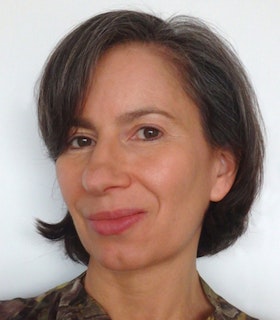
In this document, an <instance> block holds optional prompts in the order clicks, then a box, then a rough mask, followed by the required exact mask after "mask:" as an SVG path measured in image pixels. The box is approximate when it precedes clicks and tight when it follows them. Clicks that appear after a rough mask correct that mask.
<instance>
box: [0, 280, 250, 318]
mask: <svg viewBox="0 0 280 320" xmlns="http://www.w3.org/2000/svg"><path fill="white" fill-rule="evenodd" d="M84 275H85V274H82V275H81V276H79V277H78V278H76V279H74V280H72V281H70V282H67V283H66V284H64V285H61V286H58V287H56V288H55V289H52V290H50V291H48V292H46V293H44V294H42V295H40V296H38V297H35V298H29V299H21V298H17V299H14V300H9V301H2V302H0V319H1V320H22V319H27V320H84V319H87V320H91V319H93V320H110V317H109V316H108V314H106V312H105V310H104V309H103V308H102V306H101V305H99V304H98V302H97V301H95V300H94V299H92V298H91V297H90V296H89V295H88V294H87V293H86V291H85V289H84V286H83V278H84ZM201 283H202V287H203V289H204V291H205V294H206V296H207V297H208V299H209V301H210V302H211V304H212V305H213V307H214V313H213V315H211V316H209V317H208V318H207V319H205V320H227V319H228V320H254V319H253V318H251V317H249V316H247V315H246V314H244V313H243V312H241V311H239V310H238V309H236V308H235V307H233V306H231V305H230V304H229V303H228V302H226V301H225V300H224V299H223V298H221V297H219V296H218V295H217V294H216V293H214V292H213V291H212V290H211V289H210V287H209V286H208V285H207V284H206V283H205V282H204V281H203V280H201Z"/></svg>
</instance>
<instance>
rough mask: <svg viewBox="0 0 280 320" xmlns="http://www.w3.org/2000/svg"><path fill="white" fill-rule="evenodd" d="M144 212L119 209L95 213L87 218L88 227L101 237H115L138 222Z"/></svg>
mask: <svg viewBox="0 0 280 320" xmlns="http://www.w3.org/2000/svg"><path fill="white" fill-rule="evenodd" d="M145 214H146V212H144V211H143V210H139V209H119V210H113V211H100V212H96V213H94V214H92V215H90V217H89V223H90V226H91V227H92V228H93V230H94V231H96V232H97V233H99V234H101V235H116V234H120V233H122V232H124V231H125V230H127V229H129V228H130V227H131V226H133V225H134V224H135V223H137V222H138V221H140V220H141V219H142V218H143V217H144V215H145Z"/></svg>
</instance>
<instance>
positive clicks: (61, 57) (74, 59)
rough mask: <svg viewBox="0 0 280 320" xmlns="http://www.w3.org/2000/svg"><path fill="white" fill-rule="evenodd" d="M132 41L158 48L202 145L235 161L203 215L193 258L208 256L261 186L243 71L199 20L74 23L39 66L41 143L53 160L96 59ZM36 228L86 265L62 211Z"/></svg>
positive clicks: (241, 221) (239, 228) (251, 100)
mask: <svg viewBox="0 0 280 320" xmlns="http://www.w3.org/2000/svg"><path fill="white" fill-rule="evenodd" d="M132 42H140V43H148V44H153V45H155V46H158V47H160V48H165V49H166V51H167V52H168V54H169V58H170V60H171V62H172V63H173V64H174V66H175V67H176V68H177V69H178V70H179V74H180V76H181V79H180V80H181V83H182V86H183V87H184V89H185V91H186V93H187V94H188V95H189V96H190V97H191V98H192V99H193V101H194V102H195V103H196V105H197V107H198V108H199V111H200V116H201V121H202V125H203V129H204V133H205V137H206V139H207V140H208V142H209V144H211V145H213V146H214V147H223V148H228V149H229V150H230V151H231V152H232V153H233V154H234V156H235V157H236V159H237V161H238V172H237V176H236V179H235V182H234V184H233V186H232V188H231V190H230V192H229V193H228V194H227V195H226V196H225V197H224V199H222V200H221V201H219V202H217V203H214V202H213V203H212V202H211V203H210V205H209V208H208V210H207V212H206V213H205V219H204V222H203V228H202V232H201V237H200V242H199V246H198V253H197V255H198V256H204V255H210V254H214V253H216V252H218V251H220V250H222V249H224V248H227V247H228V246H230V245H231V244H232V243H233V242H234V241H235V240H236V239H237V238H238V237H239V236H240V235H241V234H242V233H243V232H244V230H245V229H246V225H247V217H248V212H249V210H250V208H251V205H252V203H253V201H254V199H255V197H256V195H257V193H258V191H259V188H260V185H261V181H262V172H263V157H264V143H263V137H262V130H261V123H262V121H261V116H260V113H259V108H258V103H257V99H256V96H255V93H254V90H253V89H252V86H251V85H250V82H249V80H248V77H247V75H246V72H245V70H244V68H243V66H242V64H241V63H240V61H239V59H238V58H237V56H236V54H235V53H234V50H233V49H232V48H231V47H230V45H229V44H228V43H227V42H226V41H225V40H224V39H222V38H221V37H220V36H219V35H217V33H216V32H215V31H213V30H212V29H210V28H209V27H208V26H207V25H206V24H205V23H204V22H202V21H201V20H199V19H197V18H193V17H189V16H177V17H173V18H171V19H169V20H166V21H165V20H162V19H160V18H158V17H155V16H153V15H150V14H147V13H143V12H136V11H111V12H106V13H102V14H99V15H97V16H94V17H93V18H91V19H89V20H87V21H85V22H84V23H82V24H81V25H80V26H78V27H77V28H76V29H74V30H73V31H72V32H71V33H70V34H69V35H67V36H66V37H65V38H64V39H63V40H62V41H61V42H60V43H59V44H58V46H57V47H56V48H55V50H54V51H53V53H52V54H51V56H50V57H49V59H48V61H47V64H46V66H45V69H44V72H43V75H42V78H41V82H40V89H39V97H38V118H39V126H40V130H41V133H42V137H43V139H44V141H45V144H46V146H47V149H48V151H49V155H50V157H51V158H52V159H53V160H54V161H55V160H56V159H57V158H58V157H59V155H60V154H61V153H63V151H64V148H65V146H66V142H67V135H68V133H69V129H70V128H71V127H72V125H73V121H74V119H75V117H76V116H77V114H78V113H79V112H81V109H82V107H83V104H84V101H85V97H86V93H87V90H88V87H89V85H90V81H91V76H92V73H93V72H94V68H95V66H96V64H97V63H98V60H99V58H100V57H101V56H102V55H103V54H104V52H106V51H107V50H108V49H110V48H112V47H114V46H116V45H120V44H124V43H126V44H127V43H132ZM37 228H38V230H39V232H40V233H41V234H42V235H43V236H44V237H46V238H48V239H51V240H54V241H58V240H62V241H64V245H65V250H66V253H67V254H68V256H69V257H70V258H72V259H73V260H75V261H80V262H83V263H85V264H87V263H88V259H89V255H88V253H87V252H86V251H85V249H84V248H83V246H82V244H81V242H80V240H79V237H78V235H77V232H76V230H75V228H74V225H73V222H72V218H71V216H70V214H69V212H67V214H66V216H65V218H64V219H63V220H62V221H60V222H58V223H56V224H49V223H46V222H43V221H38V225H37Z"/></svg>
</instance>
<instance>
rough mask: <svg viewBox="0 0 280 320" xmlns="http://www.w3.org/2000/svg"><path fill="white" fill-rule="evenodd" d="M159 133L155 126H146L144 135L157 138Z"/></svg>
mask: <svg viewBox="0 0 280 320" xmlns="http://www.w3.org/2000/svg"><path fill="white" fill-rule="evenodd" d="M157 134H158V132H157V130H156V129H154V128H146V129H145V130H144V136H145V137H146V138H155V137H157Z"/></svg>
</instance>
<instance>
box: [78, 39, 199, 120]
mask: <svg viewBox="0 0 280 320" xmlns="http://www.w3.org/2000/svg"><path fill="white" fill-rule="evenodd" d="M139 110H140V111H141V112H143V111H144V112H146V111H147V110H157V113H158V112H159V113H165V114H167V113H168V114H170V115H171V117H173V118H174V119H175V118H176V119H177V121H183V122H184V124H186V125H187V123H188V122H189V120H186V121H185V120H183V119H190V118H192V117H193V116H194V114H195V118H196V119H197V118H198V117H199V116H198V113H199V112H198V108H197V106H196V105H195V104H194V103H193V101H192V99H190V97H189V96H188V95H187V93H186V92H185V90H184V89H183V86H182V84H181V82H180V77H179V75H178V71H177V68H176V67H175V66H174V65H173V64H172V63H171V62H170V61H169V59H168V55H167V53H166V52H164V50H162V48H160V49H159V48H158V47H156V46H154V45H143V44H129V45H119V46H117V47H114V48H112V49H110V50H108V51H107V52H106V53H105V54H104V55H103V56H102V57H101V58H100V60H99V62H98V64H97V65H96V68H95V69H94V71H93V76H92V82H91V85H90V88H89V91H88V95H87V99H86V103H85V105H84V108H83V111H82V114H80V116H82V117H88V118H91V119H94V121H95V122H100V123H101V122H102V119H103V120H104V121H106V120H108V119H109V118H108V117H109V116H113V117H120V115H124V114H133V115H134V114H138V112H139ZM191 113H192V115H191ZM106 117H107V118H106ZM105 118H106V120H105ZM126 118H127V117H126ZM99 120H100V121H99ZM103 123H104V122H103ZM194 123H196V124H198V123H197V121H194Z"/></svg>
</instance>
